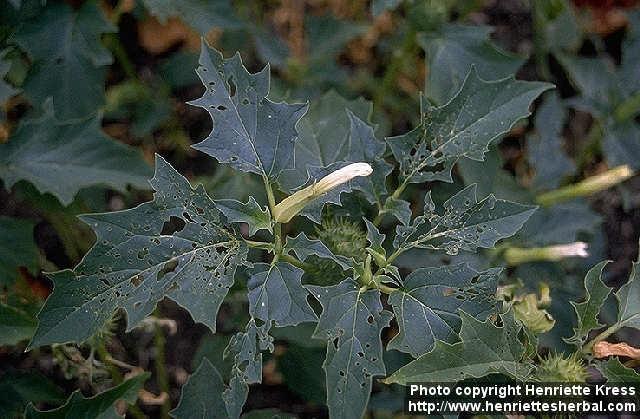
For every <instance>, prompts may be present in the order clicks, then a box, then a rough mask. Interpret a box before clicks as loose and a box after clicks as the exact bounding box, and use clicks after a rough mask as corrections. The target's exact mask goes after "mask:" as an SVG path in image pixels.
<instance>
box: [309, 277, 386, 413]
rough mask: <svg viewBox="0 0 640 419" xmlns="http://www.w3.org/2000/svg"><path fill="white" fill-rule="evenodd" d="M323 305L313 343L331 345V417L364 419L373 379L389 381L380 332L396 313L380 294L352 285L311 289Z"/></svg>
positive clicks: (327, 370)
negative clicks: (387, 307) (384, 304)
mask: <svg viewBox="0 0 640 419" xmlns="http://www.w3.org/2000/svg"><path fill="white" fill-rule="evenodd" d="M307 288H308V289H309V290H310V291H311V293H312V294H313V295H314V296H315V297H316V298H317V299H318V301H320V304H321V305H322V315H321V316H320V321H319V323H318V327H317V328H316V330H315V332H314V334H313V337H314V338H318V339H325V340H327V358H326V360H325V362H324V364H323V368H324V370H325V374H326V380H327V381H326V383H327V404H328V406H329V415H330V416H331V417H332V418H334V419H336V418H359V417H361V416H362V415H363V413H364V410H365V409H366V407H367V402H368V400H369V395H370V393H371V386H372V380H373V377H374V376H377V375H384V374H385V367H384V363H383V361H382V342H381V340H380V332H381V331H382V329H384V328H385V327H387V326H388V325H389V321H390V320H391V313H389V312H388V311H386V310H383V307H382V303H381V302H380V293H379V292H378V291H377V290H365V291H363V290H362V289H361V288H360V287H359V286H358V284H357V283H356V282H355V281H353V280H351V279H347V280H345V281H342V282H341V283H339V284H338V285H334V286H331V287H319V286H307Z"/></svg>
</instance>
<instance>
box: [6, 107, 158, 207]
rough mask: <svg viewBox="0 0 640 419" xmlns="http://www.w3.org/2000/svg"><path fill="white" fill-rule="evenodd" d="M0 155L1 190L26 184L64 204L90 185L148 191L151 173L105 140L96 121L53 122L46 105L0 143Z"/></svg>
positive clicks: (128, 151) (129, 151)
mask: <svg viewBox="0 0 640 419" xmlns="http://www.w3.org/2000/svg"><path fill="white" fill-rule="evenodd" d="M0 156H1V157H0V178H2V179H3V180H4V182H5V187H7V188H11V187H12V186H13V185H14V184H15V183H16V182H18V181H20V180H27V181H29V182H31V183H32V184H33V185H34V186H35V187H36V188H37V189H38V190H39V191H40V192H43V193H44V192H49V193H51V194H53V195H55V196H56V197H57V198H58V199H59V200H60V202H62V203H63V204H64V205H68V204H70V203H71V201H73V198H74V196H75V195H76V194H77V193H78V191H79V190H80V189H82V188H86V187H88V186H93V185H106V186H109V187H111V188H114V189H117V190H120V191H125V190H126V187H127V185H129V184H131V185H133V186H135V187H137V188H140V189H148V184H147V179H148V177H149V175H150V174H151V170H150V169H149V166H148V165H147V164H146V163H145V161H144V160H143V158H142V155H141V154H140V152H139V151H137V150H135V149H134V148H133V147H130V146H127V145H124V144H122V143H118V142H115V141H113V140H112V139H111V138H109V137H108V136H106V135H105V134H104V133H103V132H102V131H101V129H100V120H99V119H97V118H92V119H89V120H86V121H83V122H76V123H70V122H59V121H58V120H56V119H55V118H54V116H53V113H52V111H51V107H50V106H49V104H47V105H45V114H44V115H43V116H42V117H39V118H36V119H27V120H26V121H24V122H23V123H22V124H20V127H19V128H18V130H17V131H16V133H15V134H14V135H13V136H12V137H11V138H10V139H9V142H8V143H7V144H0Z"/></svg>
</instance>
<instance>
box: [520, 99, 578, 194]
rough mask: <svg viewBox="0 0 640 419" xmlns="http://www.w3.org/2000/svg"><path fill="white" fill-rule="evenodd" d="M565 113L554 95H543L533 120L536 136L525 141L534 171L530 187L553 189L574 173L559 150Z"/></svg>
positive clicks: (562, 151) (561, 150) (571, 166)
mask: <svg viewBox="0 0 640 419" xmlns="http://www.w3.org/2000/svg"><path fill="white" fill-rule="evenodd" d="M566 116H567V112H566V109H565V107H564V106H563V104H562V102H561V101H560V97H559V96H558V94H557V93H556V92H552V93H548V94H546V95H545V98H544V101H543V102H542V104H541V105H540V107H539V108H538V110H537V112H536V116H535V119H534V125H535V128H536V132H537V135H532V136H529V137H528V138H527V148H528V151H529V162H530V163H531V165H532V166H533V167H534V169H535V177H534V178H533V186H534V187H535V188H536V189H538V190H540V189H555V188H557V187H558V186H559V185H560V181H561V180H562V179H563V178H564V177H565V176H567V175H569V174H572V173H573V172H575V170H576V166H575V164H574V163H573V161H571V160H570V159H569V158H568V157H567V155H566V153H565V152H564V150H563V148H562V137H561V136H562V128H563V126H564V122H565V120H566Z"/></svg>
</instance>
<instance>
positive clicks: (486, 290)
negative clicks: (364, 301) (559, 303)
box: [387, 264, 502, 358]
mask: <svg viewBox="0 0 640 419" xmlns="http://www.w3.org/2000/svg"><path fill="white" fill-rule="evenodd" d="M501 272H502V270H501V269H499V268H494V269H489V270H487V271H484V272H477V271H476V270H474V269H472V268H471V267H469V266H468V265H467V264H459V265H452V266H442V267H438V268H422V269H416V270H415V271H413V272H412V273H411V274H409V276H408V277H407V278H406V279H405V280H404V283H403V285H402V287H401V288H400V289H398V290H397V291H393V292H392V293H391V295H390V296H389V304H391V306H392V307H393V312H394V314H395V316H396V319H397V320H398V326H399V328H400V332H399V333H398V335H397V336H395V337H394V338H393V340H391V342H389V345H388V346H387V349H397V350H399V351H402V352H407V353H410V354H411V355H412V356H413V357H414V358H417V357H418V356H420V355H422V354H424V353H426V352H428V351H429V350H431V349H432V348H433V345H434V344H435V342H436V340H440V341H444V342H451V341H452V340H455V339H456V338H457V336H458V330H459V329H460V316H459V315H458V311H459V310H462V311H464V312H465V313H467V314H468V315H470V316H473V317H475V318H477V319H479V320H485V319H486V318H487V316H488V315H489V314H491V313H492V312H495V309H496V303H497V300H496V298H495V295H496V289H497V286H498V277H499V275H500V273H501Z"/></svg>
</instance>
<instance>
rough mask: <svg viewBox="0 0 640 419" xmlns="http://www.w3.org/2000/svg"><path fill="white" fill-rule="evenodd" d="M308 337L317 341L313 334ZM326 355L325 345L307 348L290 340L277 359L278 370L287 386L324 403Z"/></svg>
mask: <svg viewBox="0 0 640 419" xmlns="http://www.w3.org/2000/svg"><path fill="white" fill-rule="evenodd" d="M308 338H309V340H312V341H314V343H316V342H317V341H316V340H315V339H311V336H309V337H308ZM324 356H325V350H324V345H323V347H322V348H305V347H301V346H298V345H296V344H292V343H290V342H288V343H287V349H286V352H285V353H284V355H282V356H280V357H278V359H277V364H278V371H279V372H280V373H281V374H282V378H283V381H284V384H285V385H286V386H287V388H288V389H289V390H291V391H292V392H293V393H295V394H297V395H299V396H300V397H302V398H303V399H304V400H307V401H309V402H311V403H314V404H317V405H323V404H324V403H325V400H327V394H326V391H325V382H324V373H323V372H322V361H324Z"/></svg>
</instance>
